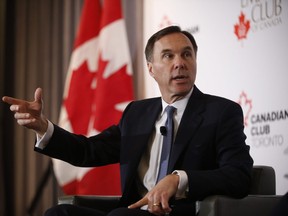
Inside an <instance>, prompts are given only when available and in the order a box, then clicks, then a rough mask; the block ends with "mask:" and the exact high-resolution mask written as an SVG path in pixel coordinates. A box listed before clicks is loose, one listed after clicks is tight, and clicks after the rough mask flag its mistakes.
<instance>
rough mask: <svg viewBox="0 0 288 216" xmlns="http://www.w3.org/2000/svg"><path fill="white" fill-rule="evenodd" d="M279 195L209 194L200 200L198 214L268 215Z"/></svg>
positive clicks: (218, 215)
mask: <svg viewBox="0 0 288 216" xmlns="http://www.w3.org/2000/svg"><path fill="white" fill-rule="evenodd" d="M281 197H282V196H280V195H248V196H247V197H245V198H243V199H234V198H230V197H226V196H218V195H215V196H209V197H207V198H205V199H204V200H203V201H201V202H200V211H199V216H208V215H209V216H243V215H245V216H256V215H261V216H268V215H269V214H270V213H271V211H272V209H273V208H274V207H275V206H276V204H277V203H278V202H279V201H280V199H281Z"/></svg>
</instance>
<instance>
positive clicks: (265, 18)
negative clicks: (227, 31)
mask: <svg viewBox="0 0 288 216" xmlns="http://www.w3.org/2000/svg"><path fill="white" fill-rule="evenodd" d="M282 3H283V2H282V0H240V8H241V11H242V12H245V14H246V15H247V17H246V19H248V20H249V21H250V29H251V31H252V32H253V33H255V32H259V31H263V30H268V29H270V28H273V27H275V26H278V25H281V24H282V13H283V9H284V8H283V6H282ZM242 12H241V14H242ZM240 17H241V15H240ZM240 17H239V19H240Z"/></svg>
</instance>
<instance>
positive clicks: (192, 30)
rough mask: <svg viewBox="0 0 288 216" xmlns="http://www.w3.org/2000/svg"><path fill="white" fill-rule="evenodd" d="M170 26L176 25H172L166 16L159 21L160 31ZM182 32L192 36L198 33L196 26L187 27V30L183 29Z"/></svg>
mask: <svg viewBox="0 0 288 216" xmlns="http://www.w3.org/2000/svg"><path fill="white" fill-rule="evenodd" d="M171 25H177V24H175V23H173V21H172V20H171V19H170V18H169V17H168V16H167V15H164V16H163V17H162V19H161V21H160V24H159V29H162V28H165V27H168V26H171ZM184 30H185V31H188V32H190V33H191V34H192V35H193V34H195V33H197V32H199V26H198V25H196V26H189V27H188V28H185V29H184Z"/></svg>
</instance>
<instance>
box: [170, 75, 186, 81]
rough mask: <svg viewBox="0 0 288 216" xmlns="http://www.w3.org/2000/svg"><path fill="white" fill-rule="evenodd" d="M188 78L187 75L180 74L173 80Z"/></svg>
mask: <svg viewBox="0 0 288 216" xmlns="http://www.w3.org/2000/svg"><path fill="white" fill-rule="evenodd" d="M187 78H188V77H187V76H184V75H178V76H175V77H173V78H172V79H173V80H184V79H187Z"/></svg>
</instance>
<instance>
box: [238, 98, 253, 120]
mask: <svg viewBox="0 0 288 216" xmlns="http://www.w3.org/2000/svg"><path fill="white" fill-rule="evenodd" d="M238 104H239V105H240V106H241V107H242V110H243V113H244V125H245V126H248V119H249V116H250V112H251V110H252V100H251V99H248V97H247V94H246V93H245V92H242V93H241V94H240V96H239V101H238Z"/></svg>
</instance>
